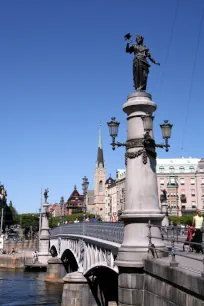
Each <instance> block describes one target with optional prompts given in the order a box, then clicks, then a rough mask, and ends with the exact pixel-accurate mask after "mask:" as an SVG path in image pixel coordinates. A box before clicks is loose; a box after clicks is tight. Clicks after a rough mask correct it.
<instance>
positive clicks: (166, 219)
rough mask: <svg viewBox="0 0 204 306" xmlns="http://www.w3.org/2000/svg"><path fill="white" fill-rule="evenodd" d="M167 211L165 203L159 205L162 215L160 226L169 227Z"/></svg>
mask: <svg viewBox="0 0 204 306" xmlns="http://www.w3.org/2000/svg"><path fill="white" fill-rule="evenodd" d="M167 211H168V204H167V203H166V202H165V203H162V204H161V212H162V214H164V215H165V216H164V219H163V220H162V224H161V225H162V226H167V227H168V226H169V218H168V214H167Z"/></svg>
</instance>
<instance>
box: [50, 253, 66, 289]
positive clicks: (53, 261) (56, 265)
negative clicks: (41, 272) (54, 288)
mask: <svg viewBox="0 0 204 306" xmlns="http://www.w3.org/2000/svg"><path fill="white" fill-rule="evenodd" d="M65 275H66V270H65V268H64V266H63V264H62V261H61V259H59V258H58V257H52V258H50V259H49V260H48V266H47V275H46V278H45V281H46V282H55V283H64V281H63V277H64V276H65Z"/></svg>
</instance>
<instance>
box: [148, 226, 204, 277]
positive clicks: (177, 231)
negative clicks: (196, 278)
mask: <svg viewBox="0 0 204 306" xmlns="http://www.w3.org/2000/svg"><path fill="white" fill-rule="evenodd" d="M147 226H148V228H149V232H148V239H149V245H148V249H149V251H150V252H151V254H152V257H153V258H158V254H157V250H158V251H160V252H165V253H168V255H170V256H171V261H170V266H171V267H177V266H178V265H179V263H178V262H177V261H176V256H181V257H186V258H188V259H193V260H196V261H199V262H202V263H203V271H202V272H201V277H204V224H203V226H202V228H201V229H200V231H201V233H202V242H200V243H199V242H192V241H187V240H186V239H181V228H180V227H177V226H174V225H172V224H171V225H170V226H169V227H166V226H165V227H163V226H160V227H159V226H157V227H159V228H160V230H161V233H162V235H161V238H159V237H155V236H152V234H151V229H152V227H155V225H152V224H151V221H149V222H148V225H147ZM187 231H188V229H186V230H185V232H184V236H185V234H186V233H187ZM154 238H155V239H162V240H166V241H169V242H170V243H171V247H170V248H165V249H164V250H161V248H156V247H155V245H154V244H153V243H152V239H154ZM185 238H186V237H185ZM175 242H177V243H180V244H183V246H184V244H185V245H189V247H191V248H194V247H196V248H197V249H199V250H200V251H199V252H201V253H202V258H196V257H194V256H191V255H189V254H187V253H186V252H185V249H184V248H183V252H178V251H176V248H175Z"/></svg>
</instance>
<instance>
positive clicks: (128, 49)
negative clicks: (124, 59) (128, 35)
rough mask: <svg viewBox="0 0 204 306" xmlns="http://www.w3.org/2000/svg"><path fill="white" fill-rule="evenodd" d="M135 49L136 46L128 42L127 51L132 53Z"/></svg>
mask: <svg viewBox="0 0 204 306" xmlns="http://www.w3.org/2000/svg"><path fill="white" fill-rule="evenodd" d="M133 51H134V47H133V46H130V43H127V45H126V52H127V53H132V52H133Z"/></svg>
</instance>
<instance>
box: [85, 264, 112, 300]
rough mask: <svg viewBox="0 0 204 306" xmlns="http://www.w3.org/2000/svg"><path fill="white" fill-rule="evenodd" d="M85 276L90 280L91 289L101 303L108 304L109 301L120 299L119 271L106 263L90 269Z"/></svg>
mask: <svg viewBox="0 0 204 306" xmlns="http://www.w3.org/2000/svg"><path fill="white" fill-rule="evenodd" d="M84 276H85V277H86V279H87V280H88V283H89V286H90V289H91V291H92V294H93V296H94V297H95V300H96V301H99V305H108V302H109V301H116V302H117V300H118V273H117V271H116V270H114V269H112V268H111V267H107V266H105V265H96V266H93V267H92V268H91V269H90V270H88V271H87V272H86V273H85V274H84Z"/></svg>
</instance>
